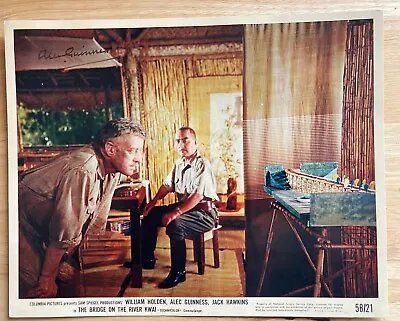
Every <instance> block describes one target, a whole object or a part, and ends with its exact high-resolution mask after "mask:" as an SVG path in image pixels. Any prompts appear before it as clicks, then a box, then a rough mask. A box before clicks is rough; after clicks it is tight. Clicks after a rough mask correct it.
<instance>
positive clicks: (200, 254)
mask: <svg viewBox="0 0 400 321" xmlns="http://www.w3.org/2000/svg"><path fill="white" fill-rule="evenodd" d="M221 228H222V225H220V224H217V225H216V226H215V227H214V228H213V229H212V230H209V231H207V232H204V233H199V234H196V235H194V236H189V235H188V236H186V239H188V240H192V241H193V256H194V259H195V261H196V262H197V269H198V273H199V274H201V275H202V274H204V266H205V249H204V243H205V242H206V241H208V240H211V239H212V242H213V254H214V267H215V268H219V243H218V230H219V229H221Z"/></svg>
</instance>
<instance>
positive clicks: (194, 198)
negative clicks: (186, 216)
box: [161, 192, 204, 226]
mask: <svg viewBox="0 0 400 321" xmlns="http://www.w3.org/2000/svg"><path fill="white" fill-rule="evenodd" d="M203 197H204V196H203V195H202V194H199V193H196V192H193V193H192V194H190V195H189V197H188V198H187V199H185V200H184V201H183V202H182V203H180V204H179V207H176V208H175V209H174V210H173V211H172V212H170V213H167V214H165V215H164V216H163V218H162V220H161V221H162V223H163V225H164V226H167V225H168V224H169V222H171V221H172V220H174V219H176V218H177V217H178V216H179V215H181V214H183V213H185V212H187V211H190V210H191V209H192V208H193V207H195V206H196V205H197V204H198V203H199V202H200V201H201V200H202V199H203Z"/></svg>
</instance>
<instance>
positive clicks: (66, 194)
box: [18, 145, 120, 248]
mask: <svg viewBox="0 0 400 321" xmlns="http://www.w3.org/2000/svg"><path fill="white" fill-rule="evenodd" d="M22 175H23V177H22V179H21V181H20V183H19V186H18V193H19V195H18V201H19V221H20V227H21V228H23V230H24V231H25V233H28V235H30V236H31V238H32V239H38V240H41V241H42V242H44V243H45V244H46V245H52V246H56V247H59V248H71V247H74V246H76V245H78V244H79V243H80V241H81V239H82V227H83V225H84V223H85V222H86V221H87V219H88V218H89V217H92V220H91V221H90V225H89V227H88V230H92V231H97V232H98V231H99V230H101V229H104V228H105V224H106V221H107V216H108V213H109V210H110V206H111V200H112V196H113V194H114V190H115V187H116V185H117V184H118V182H119V178H120V173H118V174H115V173H112V174H108V175H105V170H104V166H103V162H102V158H100V157H99V156H98V155H97V154H96V152H95V151H94V149H93V147H92V146H90V145H87V146H85V147H83V148H80V149H78V150H75V151H71V152H68V153H66V154H62V155H60V156H58V157H56V158H54V159H52V160H51V161H49V162H48V163H45V164H43V165H40V166H38V167H36V168H34V169H32V170H30V171H28V172H26V173H23V174H22Z"/></svg>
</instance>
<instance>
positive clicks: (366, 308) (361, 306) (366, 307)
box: [355, 303, 372, 313]
mask: <svg viewBox="0 0 400 321" xmlns="http://www.w3.org/2000/svg"><path fill="white" fill-rule="evenodd" d="M355 310H356V312H361V313H372V303H356V305H355Z"/></svg>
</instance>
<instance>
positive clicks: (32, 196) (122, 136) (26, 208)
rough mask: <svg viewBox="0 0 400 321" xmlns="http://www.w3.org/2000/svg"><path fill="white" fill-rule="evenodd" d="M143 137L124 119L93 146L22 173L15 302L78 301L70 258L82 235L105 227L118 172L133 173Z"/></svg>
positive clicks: (108, 125)
mask: <svg viewBox="0 0 400 321" xmlns="http://www.w3.org/2000/svg"><path fill="white" fill-rule="evenodd" d="M145 138H146V133H145V132H144V130H143V128H142V126H141V125H140V124H138V123H136V122H134V121H131V120H128V119H124V118H121V119H116V120H111V121H109V122H107V123H106V124H105V125H104V127H103V128H102V129H101V130H100V131H99V133H98V134H97V137H96V139H95V141H94V142H93V144H90V145H86V146H84V147H83V148H80V149H78V150H74V151H70V152H67V153H65V154H62V155H61V156H58V157H55V158H54V159H52V160H50V161H49V162H47V163H45V164H43V165H40V166H38V167H36V168H33V169H32V170H29V171H27V172H25V173H22V176H21V177H20V182H19V185H18V202H19V296H20V298H48V297H56V296H58V297H62V296H79V293H76V292H77V289H78V288H79V281H76V279H77V277H76V274H77V273H76V269H77V268H79V265H78V264H77V262H76V259H75V260H74V259H73V254H76V253H77V251H75V250H76V249H77V247H78V246H79V244H80V242H81V240H82V238H83V237H84V235H85V233H87V232H89V231H90V233H99V232H100V231H101V230H103V229H104V228H105V224H106V221H107V216H108V213H109V210H110V205H111V200H112V196H113V194H114V190H115V187H116V185H117V184H118V182H119V180H120V176H121V173H122V174H124V175H127V176H131V175H133V174H135V173H136V172H137V170H138V168H139V166H138V165H139V162H140V161H141V160H142V154H143V146H144V140H145ZM67 262H69V264H67ZM77 265H78V266H77ZM73 266H75V268H74V267H73ZM78 274H79V273H78ZM68 285H70V286H68ZM71 285H72V286H71ZM65 289H68V291H66V292H64V293H63V290H65ZM74 291H76V292H74Z"/></svg>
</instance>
